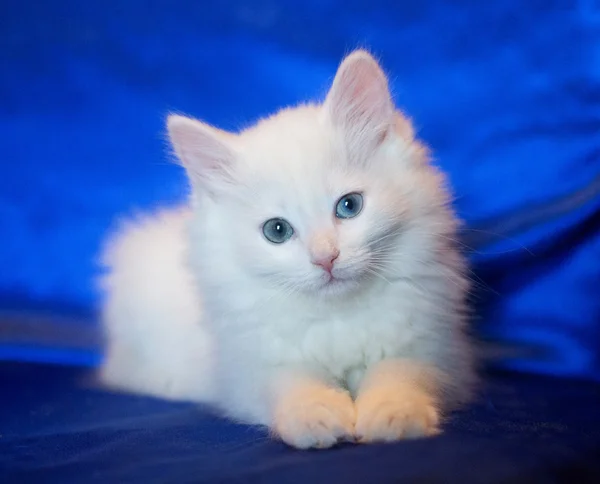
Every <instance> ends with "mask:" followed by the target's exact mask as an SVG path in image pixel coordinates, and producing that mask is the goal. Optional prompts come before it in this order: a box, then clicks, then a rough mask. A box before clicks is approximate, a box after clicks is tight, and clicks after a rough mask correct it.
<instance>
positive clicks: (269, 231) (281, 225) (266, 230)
mask: <svg viewBox="0 0 600 484" xmlns="http://www.w3.org/2000/svg"><path fill="white" fill-rule="evenodd" d="M262 230H263V235H264V236H265V239H267V240H268V241H269V242H272V243H273V244H283V243H284V242H286V241H287V240H289V239H290V238H291V236H292V235H294V229H293V228H292V226H291V225H290V223H289V222H288V221H287V220H285V219H283V218H272V219H270V220H267V221H266V222H265V223H264V224H263V229H262Z"/></svg>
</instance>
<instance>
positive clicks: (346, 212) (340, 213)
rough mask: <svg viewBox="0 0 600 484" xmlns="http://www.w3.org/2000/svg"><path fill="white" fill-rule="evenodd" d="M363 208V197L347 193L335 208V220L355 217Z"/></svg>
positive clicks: (358, 194)
mask: <svg viewBox="0 0 600 484" xmlns="http://www.w3.org/2000/svg"><path fill="white" fill-rule="evenodd" d="M362 208H363V197H362V195H361V194H360V193H349V194H348V195H344V196H343V197H342V198H340V199H339V201H338V203H337V205H336V206H335V216H336V217H337V218H353V217H356V216H357V215H358V214H359V213H360V211H361V210H362Z"/></svg>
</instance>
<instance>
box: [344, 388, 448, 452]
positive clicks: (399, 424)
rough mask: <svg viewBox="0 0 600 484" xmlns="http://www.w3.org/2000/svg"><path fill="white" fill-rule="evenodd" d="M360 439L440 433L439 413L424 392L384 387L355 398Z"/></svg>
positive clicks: (388, 440)
mask: <svg viewBox="0 0 600 484" xmlns="http://www.w3.org/2000/svg"><path fill="white" fill-rule="evenodd" d="M356 410H357V420H356V432H355V435H356V439H357V441H358V442H363V443H367V442H392V441H395V440H400V439H409V438H417V437H426V436H430V435H435V434H438V433H439V423H440V418H439V413H438V410H437V409H436V407H435V405H434V402H433V400H432V399H431V398H430V397H429V396H428V395H426V394H425V393H423V392H420V391H416V390H414V389H410V390H408V391H405V392H398V391H391V390H389V389H382V390H378V391H371V392H369V393H367V394H366V395H362V396H359V398H358V400H357V401H356Z"/></svg>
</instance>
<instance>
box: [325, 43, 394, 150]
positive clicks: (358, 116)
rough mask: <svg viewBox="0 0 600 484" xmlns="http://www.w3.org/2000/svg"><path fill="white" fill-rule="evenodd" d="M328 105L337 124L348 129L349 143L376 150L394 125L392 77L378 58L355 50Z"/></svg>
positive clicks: (344, 64) (340, 72)
mask: <svg viewBox="0 0 600 484" xmlns="http://www.w3.org/2000/svg"><path fill="white" fill-rule="evenodd" d="M325 108H326V109H327V112H328V114H329V116H330V119H331V122H332V123H333V125H334V126H336V127H339V128H340V129H342V130H344V132H345V135H346V138H347V139H348V141H349V142H351V143H353V144H359V145H362V147H363V148H367V149H369V148H370V149H375V148H376V147H377V146H378V145H379V144H380V143H381V142H382V141H383V139H384V138H385V136H386V135H387V134H388V132H389V131H390V129H392V126H393V124H394V116H395V108H394V103H393V101H392V97H391V95H390V91H389V88H388V80H387V78H386V76H385V74H384V73H383V71H382V70H381V67H379V64H378V63H377V61H376V60H375V59H374V58H373V57H372V56H371V55H370V54H369V53H368V52H366V51H364V50H357V51H354V52H353V53H351V54H350V55H349V56H348V57H346V58H345V59H344V60H343V61H342V63H341V65H340V67H339V68H338V71H337V73H336V75H335V79H334V81H333V85H332V86H331V89H330V90H329V94H328V95H327V99H326V100H325ZM361 151H362V150H361Z"/></svg>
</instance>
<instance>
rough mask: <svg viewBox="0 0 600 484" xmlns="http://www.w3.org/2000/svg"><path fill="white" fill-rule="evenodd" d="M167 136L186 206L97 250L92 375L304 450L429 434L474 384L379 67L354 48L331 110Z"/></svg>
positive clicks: (179, 124) (448, 214) (429, 197)
mask: <svg viewBox="0 0 600 484" xmlns="http://www.w3.org/2000/svg"><path fill="white" fill-rule="evenodd" d="M168 132H169V136H170V140H171V142H172V145H173V147H174V149H175V152H176V154H177V156H178V158H179V159H180V160H181V162H182V164H183V165H184V167H185V168H186V170H187V173H188V176H189V179H190V181H191V185H192V197H191V201H190V204H189V206H186V207H183V208H179V209H176V210H165V211H163V212H162V213H159V214H156V215H153V216H149V217H148V218H145V219H141V220H136V221H135V222H132V223H129V224H127V225H125V226H123V227H122V229H121V230H120V231H119V232H118V233H117V234H116V236H115V237H114V238H113V239H112V241H111V243H110V244H109V246H108V249H107V251H106V254H105V263H106V266H107V267H108V273H107V275H106V276H105V278H104V279H103V282H104V288H105V291H106V300H105V305H104V311H103V320H104V324H105V328H106V334H107V355H106V359H105V362H104V364H103V367H102V372H101V374H102V378H103V380H104V381H105V382H106V383H107V384H109V385H111V386H113V387H116V388H121V389H126V390H131V391H137V392H142V393H146V394H151V395H155V396H160V397H165V398H172V399H182V400H192V401H199V402H208V403H210V404H213V405H214V406H216V407H217V408H219V409H220V410H221V411H222V412H224V413H225V414H226V415H227V416H229V417H230V418H232V419H235V420H238V421H241V422H247V423H251V424H262V425H266V426H268V427H270V429H272V431H273V432H274V433H275V434H276V435H278V436H279V437H280V438H281V439H283V440H284V441H285V442H287V443H288V444H290V445H292V446H295V447H298V448H309V447H329V446H331V445H334V444H335V443H336V442H338V441H341V440H353V441H355V440H356V441H361V442H373V441H393V440H397V439H402V438H408V437H418V436H426V435H432V434H435V433H436V432H438V430H439V424H440V417H441V415H442V412H446V411H448V409H450V408H453V407H455V406H456V405H457V404H460V403H462V402H464V401H466V400H467V398H468V397H469V396H470V394H471V389H472V385H473V383H474V364H473V358H472V349H471V346H470V342H469V340H468V338H467V336H466V332H465V307H464V304H465V294H466V292H467V291H468V283H467V280H466V279H465V277H463V271H464V268H465V267H464V265H465V261H464V259H463V257H462V256H461V254H460V253H459V252H458V251H457V250H456V248H455V247H454V245H453V244H452V240H453V239H454V238H455V232H456V229H457V220H456V218H455V215H454V213H453V212H452V210H451V209H450V207H449V205H448V201H449V196H448V193H447V191H446V188H445V179H444V177H443V176H442V174H441V173H440V172H439V171H437V170H436V169H435V168H433V167H432V166H431V165H430V164H429V160H428V154H427V150H426V149H425V148H424V147H423V145H421V144H420V143H419V142H418V141H416V140H415V138H414V133H413V130H412V128H411V125H410V122H409V121H408V120H407V119H406V118H405V117H404V116H403V115H402V114H401V113H400V112H398V111H397V110H396V109H395V107H394V104H393V101H392V99H391V96H390V93H389V89H388V82H387V79H386V77H385V75H384V73H383V72H382V70H381V68H380V67H379V65H378V64H377V62H376V61H375V60H374V59H373V58H372V57H371V56H370V55H369V54H368V53H367V52H364V51H355V52H354V53H352V54H350V55H349V56H348V57H347V58H346V59H345V60H344V61H343V62H342V64H341V66H340V67H339V70H338V72H337V74H336V77H335V80H334V82H333V85H332V87H331V89H330V91H329V93H328V95H327V98H326V100H325V102H324V103H323V104H322V105H304V106H299V107H296V108H292V109H284V110H282V111H280V112H279V113H277V114H275V115H274V116H272V117H270V118H268V119H264V120H262V121H260V122H259V123H258V124H256V125H255V126H253V127H251V128H249V129H247V130H245V131H243V132H241V133H238V134H232V133H226V132H223V131H220V130H218V129H216V128H214V127H211V126H208V125H206V124H204V123H201V122H199V121H196V120H193V119H188V118H185V117H181V116H170V117H169V120H168Z"/></svg>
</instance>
